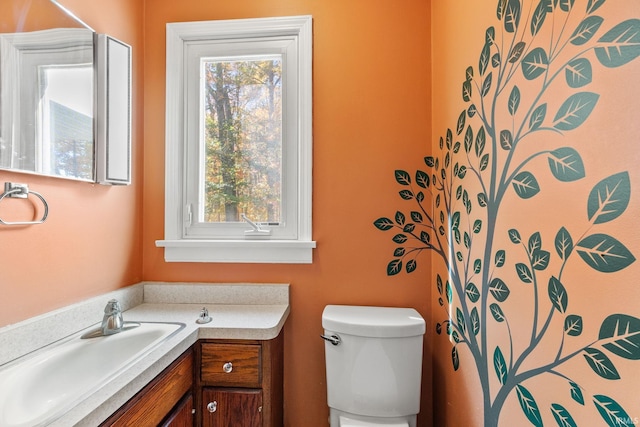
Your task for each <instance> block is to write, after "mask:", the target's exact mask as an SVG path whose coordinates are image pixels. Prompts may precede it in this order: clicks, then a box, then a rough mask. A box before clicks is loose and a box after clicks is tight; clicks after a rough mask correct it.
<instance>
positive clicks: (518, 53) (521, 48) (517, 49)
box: [507, 42, 527, 64]
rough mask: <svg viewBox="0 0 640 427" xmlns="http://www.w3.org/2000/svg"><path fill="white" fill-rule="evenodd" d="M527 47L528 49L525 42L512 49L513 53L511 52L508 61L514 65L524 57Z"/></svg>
mask: <svg viewBox="0 0 640 427" xmlns="http://www.w3.org/2000/svg"><path fill="white" fill-rule="evenodd" d="M525 47H527V44H526V43H525V42H518V43H516V44H515V46H513V48H512V49H511V52H509V57H508V59H507V60H508V61H509V62H510V63H512V64H513V63H514V62H516V61H517V60H518V59H520V57H521V56H522V53H523V52H524V48H525Z"/></svg>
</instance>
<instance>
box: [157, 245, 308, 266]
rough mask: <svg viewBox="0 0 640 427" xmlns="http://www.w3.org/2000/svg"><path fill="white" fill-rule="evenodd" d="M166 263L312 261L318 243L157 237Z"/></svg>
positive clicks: (291, 262)
mask: <svg viewBox="0 0 640 427" xmlns="http://www.w3.org/2000/svg"><path fill="white" fill-rule="evenodd" d="M156 246H158V247H162V248H164V259H165V261H167V262H229V263H232V262H242V263H245V262H246V263H280V264H311V263H312V262H313V249H314V248H315V247H316V242H315V241H313V240H310V241H299V240H156Z"/></svg>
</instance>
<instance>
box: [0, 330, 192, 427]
mask: <svg viewBox="0 0 640 427" xmlns="http://www.w3.org/2000/svg"><path fill="white" fill-rule="evenodd" d="M184 327H185V325H184V324H183V323H154V322H140V326H139V327H137V328H135V329H130V330H127V331H124V332H120V333H117V334H114V335H109V336H103V337H97V338H91V339H81V335H82V333H78V334H75V335H73V336H72V337H70V338H67V339H65V340H63V341H60V342H58V343H55V344H52V345H50V346H48V347H45V348H43V349H41V350H38V351H37V352H34V353H33V354H31V355H28V356H25V357H22V358H21V359H17V360H15V361H13V362H11V363H9V364H7V365H6V366H5V367H3V368H0V427H27V426H28V427H36V426H42V425H46V424H48V423H50V422H52V421H53V420H55V419H56V418H58V417H60V416H61V415H62V414H64V413H65V412H67V411H68V410H69V409H71V408H72V407H74V406H76V405H77V404H78V403H79V402H80V401H81V400H83V399H84V398H86V397H88V396H89V395H90V394H92V393H94V392H95V391H96V390H98V389H99V388H100V387H102V386H103V385H104V384H106V383H107V382H108V381H109V380H111V379H113V378H114V377H115V376H116V375H117V374H118V373H120V372H121V371H123V370H124V369H126V368H127V367H129V366H131V365H132V364H133V363H135V362H136V361H137V360H139V359H140V358H142V357H143V356H144V355H146V354H148V353H149V352H150V351H151V350H153V349H154V348H155V347H157V346H158V345H160V343H162V342H163V341H165V340H167V339H168V338H170V337H171V336H173V335H174V334H176V333H177V332H178V331H179V330H181V329H182V328H184Z"/></svg>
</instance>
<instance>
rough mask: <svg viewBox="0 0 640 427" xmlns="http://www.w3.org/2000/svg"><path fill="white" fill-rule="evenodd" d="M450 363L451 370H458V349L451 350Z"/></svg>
mask: <svg viewBox="0 0 640 427" xmlns="http://www.w3.org/2000/svg"><path fill="white" fill-rule="evenodd" d="M451 362H453V370H454V371H457V370H458V368H460V356H458V349H457V348H455V347H453V348H452V349H451Z"/></svg>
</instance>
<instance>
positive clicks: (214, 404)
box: [207, 400, 218, 412]
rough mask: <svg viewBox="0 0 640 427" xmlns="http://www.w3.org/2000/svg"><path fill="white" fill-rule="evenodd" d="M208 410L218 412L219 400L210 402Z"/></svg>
mask: <svg viewBox="0 0 640 427" xmlns="http://www.w3.org/2000/svg"><path fill="white" fill-rule="evenodd" d="M207 410H208V411H209V412H216V411H217V410H218V402H216V401H215V400H214V401H213V402H209V404H208V405H207Z"/></svg>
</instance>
